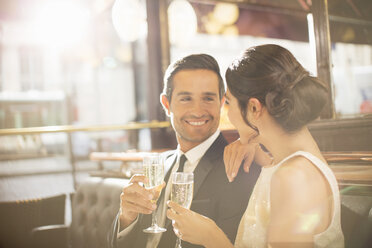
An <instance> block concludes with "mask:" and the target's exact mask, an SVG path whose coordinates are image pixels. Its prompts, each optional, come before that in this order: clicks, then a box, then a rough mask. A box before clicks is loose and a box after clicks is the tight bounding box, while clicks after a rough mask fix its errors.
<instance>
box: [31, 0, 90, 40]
mask: <svg viewBox="0 0 372 248" xmlns="http://www.w3.org/2000/svg"><path fill="white" fill-rule="evenodd" d="M33 16H34V18H33V21H31V22H30V23H29V25H28V26H27V29H28V34H29V35H30V36H29V38H31V41H33V42H35V43H39V44H43V45H51V46H69V45H72V44H76V43H77V42H79V41H81V40H82V38H83V37H84V35H85V34H86V31H87V26H88V23H89V21H90V14H89V12H88V11H87V10H86V8H84V7H83V6H81V5H79V4H78V3H77V2H75V1H47V2H45V4H43V5H41V6H40V7H39V8H37V9H35V10H34V13H33Z"/></svg>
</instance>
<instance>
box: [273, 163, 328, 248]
mask: <svg viewBox="0 0 372 248" xmlns="http://www.w3.org/2000/svg"><path fill="white" fill-rule="evenodd" d="M270 199H271V208H270V223H269V229H268V243H269V244H270V245H271V247H284V246H283V245H285V247H313V239H314V235H316V234H317V233H320V232H322V231H324V230H325V229H326V228H327V227H328V225H329V222H330V219H331V218H330V215H331V211H330V209H329V206H330V204H329V199H330V198H329V195H327V183H326V180H325V179H324V178H323V177H322V175H321V174H320V172H319V171H318V170H317V169H316V168H315V167H314V165H312V164H311V162H309V161H308V160H307V159H305V158H301V157H298V158H294V159H292V160H290V161H288V162H286V163H285V164H283V165H282V166H281V167H280V168H279V169H278V170H277V171H276V173H275V174H274V175H273V177H272V180H271V187H270Z"/></svg>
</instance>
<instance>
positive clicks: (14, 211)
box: [0, 194, 66, 248]
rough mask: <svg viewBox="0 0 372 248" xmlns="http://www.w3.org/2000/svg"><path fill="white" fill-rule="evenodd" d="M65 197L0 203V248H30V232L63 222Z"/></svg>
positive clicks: (58, 196)
mask: <svg viewBox="0 0 372 248" xmlns="http://www.w3.org/2000/svg"><path fill="white" fill-rule="evenodd" d="M65 200H66V195H65V194H61V195H56V196H50V197H45V198H37V199H27V200H18V201H10V202H0V247H1V248H23V247H33V246H31V237H30V232H31V230H32V229H33V228H35V227H37V226H43V225H51V224H63V223H64V222H65Z"/></svg>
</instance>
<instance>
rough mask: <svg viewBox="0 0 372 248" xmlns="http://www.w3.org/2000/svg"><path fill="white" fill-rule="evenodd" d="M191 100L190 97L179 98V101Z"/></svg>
mask: <svg viewBox="0 0 372 248" xmlns="http://www.w3.org/2000/svg"><path fill="white" fill-rule="evenodd" d="M190 100H191V97H183V98H181V102H187V101H190Z"/></svg>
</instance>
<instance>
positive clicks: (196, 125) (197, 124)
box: [161, 69, 222, 152]
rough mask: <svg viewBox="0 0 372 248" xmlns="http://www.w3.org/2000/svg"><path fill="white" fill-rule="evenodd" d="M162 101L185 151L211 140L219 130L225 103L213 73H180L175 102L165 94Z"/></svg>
mask: <svg viewBox="0 0 372 248" xmlns="http://www.w3.org/2000/svg"><path fill="white" fill-rule="evenodd" d="M161 101H162V104H163V106H164V107H165V109H166V111H167V114H168V115H169V116H170V118H171V122H172V126H173V128H174V130H175V131H176V134H177V141H178V143H179V144H180V147H181V149H182V151H184V152H185V151H188V150H190V149H191V148H193V147H195V146H197V145H198V144H200V143H201V142H203V141H204V140H206V139H207V138H209V137H210V136H211V135H212V134H213V133H214V132H215V131H216V130H217V128H218V125H219V121H220V110H221V106H222V102H221V100H220V97H219V89H218V77H217V75H216V73H215V72H213V71H210V70H200V69H197V70H182V71H179V72H177V73H176V74H175V75H174V77H173V92H172V98H171V102H170V103H169V101H168V99H167V98H166V97H165V95H162V99H161Z"/></svg>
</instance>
